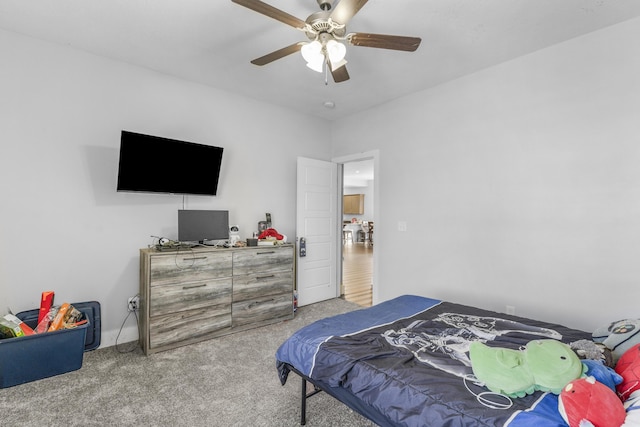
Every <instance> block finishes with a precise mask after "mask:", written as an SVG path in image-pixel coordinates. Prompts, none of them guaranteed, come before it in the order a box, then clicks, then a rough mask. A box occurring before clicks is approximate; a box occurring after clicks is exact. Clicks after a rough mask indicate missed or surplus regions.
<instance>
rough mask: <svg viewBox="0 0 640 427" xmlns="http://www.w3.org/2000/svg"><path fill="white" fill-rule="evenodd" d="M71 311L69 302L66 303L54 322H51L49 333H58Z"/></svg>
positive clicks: (61, 307)
mask: <svg viewBox="0 0 640 427" xmlns="http://www.w3.org/2000/svg"><path fill="white" fill-rule="evenodd" d="M70 309H71V304H69V303H68V302H65V303H64V304H62V305H61V306H60V308H59V309H58V314H56V317H54V318H53V321H52V322H51V326H49V332H52V331H57V330H58V329H60V328H62V327H63V326H64V321H65V319H66V318H67V316H68V315H69V310H70Z"/></svg>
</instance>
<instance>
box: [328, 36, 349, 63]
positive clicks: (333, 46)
mask: <svg viewBox="0 0 640 427" xmlns="http://www.w3.org/2000/svg"><path fill="white" fill-rule="evenodd" d="M346 54H347V48H346V47H345V45H343V44H342V43H339V42H337V41H335V40H333V39H332V40H329V41H328V42H327V55H329V60H330V61H331V62H332V63H334V62H340V61H342V60H343V59H344V56H345V55H346Z"/></svg>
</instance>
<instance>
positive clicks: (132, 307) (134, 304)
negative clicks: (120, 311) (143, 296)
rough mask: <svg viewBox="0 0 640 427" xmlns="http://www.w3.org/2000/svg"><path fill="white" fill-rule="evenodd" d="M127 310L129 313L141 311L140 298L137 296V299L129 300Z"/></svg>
mask: <svg viewBox="0 0 640 427" xmlns="http://www.w3.org/2000/svg"><path fill="white" fill-rule="evenodd" d="M127 308H128V309H129V311H137V310H139V309H140V297H139V296H138V295H136V296H135V297H131V298H129V300H128V301H127Z"/></svg>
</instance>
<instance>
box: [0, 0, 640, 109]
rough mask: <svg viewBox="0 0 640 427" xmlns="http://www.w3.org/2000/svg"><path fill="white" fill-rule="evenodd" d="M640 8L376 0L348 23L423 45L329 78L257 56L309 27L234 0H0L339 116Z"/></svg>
mask: <svg viewBox="0 0 640 427" xmlns="http://www.w3.org/2000/svg"><path fill="white" fill-rule="evenodd" d="M336 1H338V0H336ZM267 3H269V4H270V5H272V6H274V7H276V8H278V9H281V10H283V11H285V12H287V13H289V14H291V15H293V16H296V17H298V18H300V19H303V20H304V19H306V17H307V16H308V15H310V14H311V13H314V12H317V11H319V7H318V4H317V2H316V0H267ZM637 16H640V1H638V0H370V1H369V2H368V3H367V4H365V5H364V7H363V8H362V9H361V10H360V12H359V13H358V14H357V15H356V16H354V17H353V19H352V20H351V21H350V22H349V24H348V27H347V30H348V32H370V33H379V34H394V35H406V36H414V37H420V38H422V44H421V46H420V47H419V48H418V50H417V51H416V52H413V53H410V52H399V51H392V50H386V49H373V48H368V47H355V46H348V48H347V58H346V59H347V60H348V61H349V63H348V65H347V68H348V71H349V74H350V75H351V79H350V80H348V81H346V82H343V83H339V84H335V83H333V81H332V80H331V76H329V83H328V84H326V85H325V77H324V75H323V74H318V73H316V72H313V71H311V70H310V69H308V68H307V67H306V66H305V63H304V61H303V59H302V58H301V56H300V55H299V54H298V53H296V54H292V55H290V56H287V57H285V58H283V59H280V60H278V61H275V62H273V63H271V64H268V65H265V66H262V67H258V66H255V65H252V64H250V63H249V61H250V60H252V59H254V58H257V57H260V56H262V55H265V54H267V53H269V52H272V51H274V50H277V49H280V48H282V47H285V46H288V45H290V44H293V43H296V42H298V41H306V37H305V36H304V34H303V33H301V32H300V31H298V30H296V29H294V28H293V27H290V26H288V25H285V24H283V23H281V22H279V21H276V20H274V19H271V18H269V17H266V16H264V15H261V14H258V13H256V12H254V11H252V10H249V9H247V8H245V7H242V6H239V5H237V4H235V3H232V2H231V0H182V1H179V0H108V1H107V0H103V1H99V0H55V1H51V0H0V28H2V29H6V30H9V31H14V32H17V33H21V34H25V35H29V36H33V37H36V38H41V39H45V40H49V41H52V42H54V43H59V44H62V45H66V46H69V47H72V48H76V49H80V50H84V51H87V52H91V53H94V54H97V55H101V56H105V57H109V58H113V59H116V60H119V61H124V62H128V63H131V64H136V65H139V66H142V67H146V68H149V69H152V70H157V71H159V72H162V73H166V74H169V75H173V76H177V77H179V78H182V79H186V80H191V81H194V82H199V83H202V84H204V85H209V86H213V87H216V88H219V89H223V90H227V91H231V92H234V93H238V94H242V95H246V96H248V97H253V98H256V99H259V100H263V101H267V102H270V103H273V104H277V105H281V106H284V107H287V108H291V109H293V110H296V111H300V112H303V113H307V114H311V115H315V116H318V117H323V118H326V119H329V120H332V119H336V118H339V117H342V116H346V115H349V114H352V113H354V112H358V111H362V110H365V109H368V108H371V107H373V106H376V105H379V104H381V103H384V102H387V101H389V100H392V99H394V98H398V97H401V96H403V95H406V94H408V93H411V92H415V91H419V90H423V89H426V88H429V87H433V86H435V85H438V84H441V83H443V82H446V81H450V80H452V79H455V78H458V77H460V76H463V75H466V74H470V73H473V72H476V71H478V70H481V69H483V68H486V67H490V66H492V65H495V64H498V63H501V62H504V61H508V60H510V59H512V58H515V57H518V56H522V55H526V54H528V53H530V52H534V51H536V50H538V49H542V48H545V47H547V46H550V45H553V44H556V43H560V42H562V41H565V40H568V39H571V38H574V37H577V36H580V35H582V34H585V33H588V32H591V31H594V30H597V29H600V28H603V27H606V26H609V25H612V24H615V23H618V22H622V21H624V20H628V19H631V18H634V17H637ZM325 101H333V102H334V103H335V108H334V109H327V108H325V107H324V106H323V103H324V102H325Z"/></svg>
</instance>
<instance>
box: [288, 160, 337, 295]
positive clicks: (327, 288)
mask: <svg viewBox="0 0 640 427" xmlns="http://www.w3.org/2000/svg"><path fill="white" fill-rule="evenodd" d="M337 171H338V165H337V164H335V163H331V162H326V161H322V160H315V159H307V158H304V157H298V187H297V214H296V241H297V244H298V245H297V248H298V251H297V261H298V263H297V272H298V277H297V286H298V305H300V306H303V305H307V304H312V303H314V302H318V301H324V300H327V299H330V298H335V297H337V296H340V295H339V289H338V285H337V283H338V280H337V256H336V249H337V244H338V238H337V233H336V230H337V225H336V220H337V218H338V212H337V206H338V173H337ZM302 239H304V247H305V254H304V256H302V254H301V250H302V246H303V243H302V241H303V240H302Z"/></svg>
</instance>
